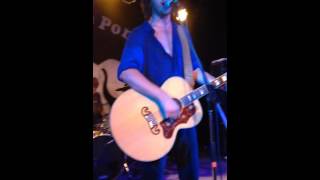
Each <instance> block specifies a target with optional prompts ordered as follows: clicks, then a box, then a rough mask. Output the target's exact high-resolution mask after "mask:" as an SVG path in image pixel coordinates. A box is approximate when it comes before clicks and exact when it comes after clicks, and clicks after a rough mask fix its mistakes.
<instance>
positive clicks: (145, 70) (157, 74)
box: [118, 21, 199, 86]
mask: <svg viewBox="0 0 320 180" xmlns="http://www.w3.org/2000/svg"><path fill="white" fill-rule="evenodd" d="M172 28H173V29H172V44H173V46H172V47H173V55H172V57H171V56H170V55H169V54H168V53H167V52H166V51H165V50H164V48H163V47H162V45H161V43H160V42H159V41H158V40H157V38H156V37H155V36H154V30H153V28H152V26H151V25H150V24H149V23H148V22H147V21H145V22H144V23H142V24H141V25H140V26H138V27H137V28H135V29H134V30H133V31H132V32H131V33H130V34H129V36H128V39H127V41H126V44H125V48H124V50H123V52H122V57H121V60H120V65H119V69H118V79H119V75H120V74H121V72H123V71H124V70H126V69H130V68H134V69H137V70H139V71H140V72H141V73H142V74H143V75H144V76H145V77H147V78H148V79H149V80H150V81H151V82H153V83H155V84H157V85H158V86H161V85H162V84H163V83H164V81H165V80H167V79H168V78H170V77H172V76H179V77H184V67H183V55H182V45H181V41H180V38H179V35H178V32H177V25H176V24H175V23H172ZM188 37H189V40H190V42H191V39H190V36H188ZM191 52H192V51H191ZM191 59H192V66H193V69H196V68H198V67H199V66H198V64H197V61H196V58H195V55H194V54H193V53H191Z"/></svg>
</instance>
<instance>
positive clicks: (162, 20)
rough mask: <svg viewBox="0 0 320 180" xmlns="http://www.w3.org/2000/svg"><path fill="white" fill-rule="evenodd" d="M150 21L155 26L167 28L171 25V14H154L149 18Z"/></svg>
mask: <svg viewBox="0 0 320 180" xmlns="http://www.w3.org/2000/svg"><path fill="white" fill-rule="evenodd" d="M149 23H150V24H151V26H153V27H158V28H166V27H168V26H170V25H171V15H170V14H168V15H166V16H163V17H160V16H158V15H155V14H153V15H152V16H151V18H150V19H149Z"/></svg>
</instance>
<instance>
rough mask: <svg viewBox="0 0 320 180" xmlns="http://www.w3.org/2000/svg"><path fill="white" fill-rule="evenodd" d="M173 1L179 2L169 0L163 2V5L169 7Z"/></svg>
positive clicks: (176, 0)
mask: <svg viewBox="0 0 320 180" xmlns="http://www.w3.org/2000/svg"><path fill="white" fill-rule="evenodd" d="M173 3H175V4H176V3H178V0H169V1H165V2H164V3H163V6H165V7H166V8H169V7H170V6H171V5H172V4H173Z"/></svg>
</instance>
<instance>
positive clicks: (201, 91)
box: [180, 73, 227, 107]
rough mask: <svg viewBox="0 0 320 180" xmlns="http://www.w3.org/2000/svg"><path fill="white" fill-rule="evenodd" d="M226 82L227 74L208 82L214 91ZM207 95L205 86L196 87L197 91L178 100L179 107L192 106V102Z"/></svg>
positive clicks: (207, 91)
mask: <svg viewBox="0 0 320 180" xmlns="http://www.w3.org/2000/svg"><path fill="white" fill-rule="evenodd" d="M226 82H227V73H225V74H223V75H221V76H219V77H218V78H216V79H215V80H214V81H212V82H210V83H211V84H212V85H213V87H214V88H215V89H217V88H219V87H221V86H222V85H224V84H225V83H226ZM208 93H209V90H208V88H207V86H206V85H202V86H200V87H198V88H197V89H195V90H193V91H191V92H190V93H189V94H187V95H185V96H184V97H182V98H181V99H180V102H181V105H182V106H183V107H186V106H188V105H190V104H192V102H193V101H195V100H198V99H200V98H202V97H203V96H205V95H207V94H208Z"/></svg>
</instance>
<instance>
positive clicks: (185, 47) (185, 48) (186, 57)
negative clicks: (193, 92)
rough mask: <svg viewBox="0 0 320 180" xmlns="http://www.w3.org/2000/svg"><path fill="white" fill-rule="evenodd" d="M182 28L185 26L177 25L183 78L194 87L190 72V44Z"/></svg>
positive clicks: (191, 68) (191, 69)
mask: <svg viewBox="0 0 320 180" xmlns="http://www.w3.org/2000/svg"><path fill="white" fill-rule="evenodd" d="M184 28H185V27H184V26H183V25H177V31H178V34H179V38H180V41H181V45H182V55H183V67H184V78H185V80H186V81H187V82H188V83H189V84H190V86H191V87H194V84H195V82H194V79H193V73H192V72H193V67H192V62H191V54H190V53H191V52H190V46H189V41H188V38H187V35H186V32H185V30H184Z"/></svg>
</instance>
